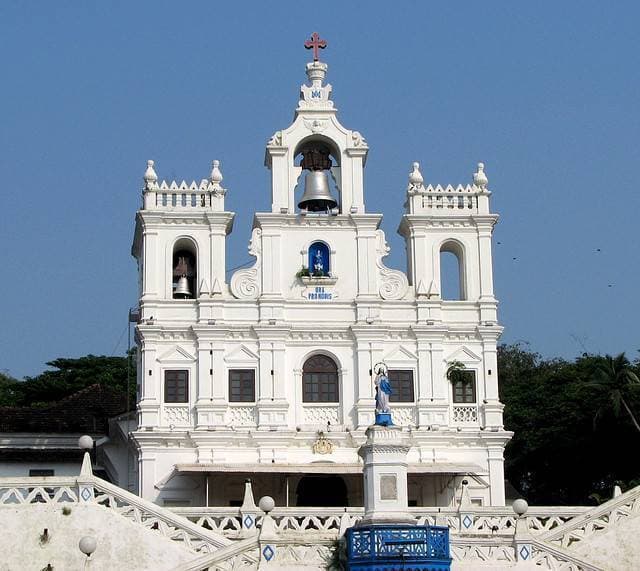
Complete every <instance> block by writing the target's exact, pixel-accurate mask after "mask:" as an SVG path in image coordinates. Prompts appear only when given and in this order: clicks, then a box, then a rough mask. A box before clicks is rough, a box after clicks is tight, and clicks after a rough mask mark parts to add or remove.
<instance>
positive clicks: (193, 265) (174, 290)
mask: <svg viewBox="0 0 640 571" xmlns="http://www.w3.org/2000/svg"><path fill="white" fill-rule="evenodd" d="M197 262H198V256H197V250H196V245H195V243H194V242H193V241H192V240H191V239H189V238H180V239H179V240H177V241H176V243H175V244H174V245H173V256H172V263H171V268H172V270H171V294H172V297H173V299H193V298H195V297H196V293H197V292H196V287H197V283H198V263H197Z"/></svg>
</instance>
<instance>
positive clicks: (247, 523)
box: [242, 514, 253, 529]
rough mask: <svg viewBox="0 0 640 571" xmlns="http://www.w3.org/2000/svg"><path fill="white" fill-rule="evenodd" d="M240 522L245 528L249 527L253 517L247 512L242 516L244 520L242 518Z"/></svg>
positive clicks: (251, 525)
mask: <svg viewBox="0 0 640 571" xmlns="http://www.w3.org/2000/svg"><path fill="white" fill-rule="evenodd" d="M242 523H243V524H244V526H245V527H246V528H247V529H250V528H252V527H253V518H252V517H251V516H250V515H248V514H247V515H246V516H244V520H242Z"/></svg>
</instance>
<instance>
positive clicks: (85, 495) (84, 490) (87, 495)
mask: <svg viewBox="0 0 640 571" xmlns="http://www.w3.org/2000/svg"><path fill="white" fill-rule="evenodd" d="M80 495H81V496H82V499H83V500H84V501H85V502H88V501H89V498H90V497H91V491H90V490H89V488H82V491H81V492H80Z"/></svg>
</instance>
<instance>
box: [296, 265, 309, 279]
mask: <svg viewBox="0 0 640 571" xmlns="http://www.w3.org/2000/svg"><path fill="white" fill-rule="evenodd" d="M310 275H311V274H310V273H309V268H306V267H304V266H302V267H301V268H300V269H299V270H298V272H297V273H296V277H297V278H308V277H309V276H310Z"/></svg>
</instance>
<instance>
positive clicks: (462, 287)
mask: <svg viewBox="0 0 640 571" xmlns="http://www.w3.org/2000/svg"><path fill="white" fill-rule="evenodd" d="M439 261H440V296H441V298H442V299H443V300H449V301H462V300H465V299H467V286H466V267H465V253H464V246H463V245H462V244H461V243H460V242H458V241H457V240H446V241H445V242H443V243H442V245H441V246H440V260H439Z"/></svg>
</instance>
